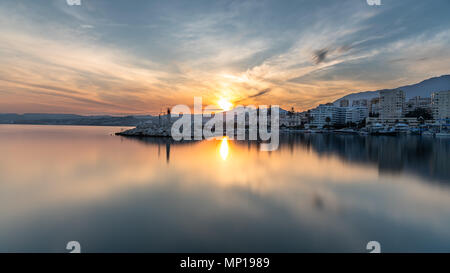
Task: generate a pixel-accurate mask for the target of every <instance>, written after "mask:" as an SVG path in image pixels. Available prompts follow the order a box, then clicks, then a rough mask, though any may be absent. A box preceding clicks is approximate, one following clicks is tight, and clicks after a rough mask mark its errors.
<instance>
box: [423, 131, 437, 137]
mask: <svg viewBox="0 0 450 273" xmlns="http://www.w3.org/2000/svg"><path fill="white" fill-rule="evenodd" d="M422 136H426V137H433V136H434V133H433V132H431V131H425V132H422Z"/></svg>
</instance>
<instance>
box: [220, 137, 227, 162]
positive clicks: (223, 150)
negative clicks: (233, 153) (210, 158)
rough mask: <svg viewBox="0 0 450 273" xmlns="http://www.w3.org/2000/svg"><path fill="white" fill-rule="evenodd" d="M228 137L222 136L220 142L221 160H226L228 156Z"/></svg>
mask: <svg viewBox="0 0 450 273" xmlns="http://www.w3.org/2000/svg"><path fill="white" fill-rule="evenodd" d="M228 152H229V148H228V137H224V138H222V143H220V156H221V157H222V159H223V160H226V159H227V157H228Z"/></svg>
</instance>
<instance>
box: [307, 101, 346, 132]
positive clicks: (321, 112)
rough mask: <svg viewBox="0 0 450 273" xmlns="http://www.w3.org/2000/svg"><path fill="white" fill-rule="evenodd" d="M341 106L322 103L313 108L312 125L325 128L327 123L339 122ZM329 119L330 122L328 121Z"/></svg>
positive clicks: (311, 113)
mask: <svg viewBox="0 0 450 273" xmlns="http://www.w3.org/2000/svg"><path fill="white" fill-rule="evenodd" d="M339 108H341V107H337V106H334V105H328V104H321V105H319V106H318V107H316V108H314V109H312V110H311V112H310V115H311V118H312V121H311V123H310V124H311V125H314V126H316V127H317V128H323V127H324V126H325V125H332V124H335V123H337V122H339V119H340V116H341V115H340V114H339ZM328 120H329V122H327V121H328Z"/></svg>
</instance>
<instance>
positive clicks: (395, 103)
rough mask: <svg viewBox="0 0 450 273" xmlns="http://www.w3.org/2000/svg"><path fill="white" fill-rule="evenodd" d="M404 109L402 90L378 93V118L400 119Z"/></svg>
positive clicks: (403, 93)
mask: <svg viewBox="0 0 450 273" xmlns="http://www.w3.org/2000/svg"><path fill="white" fill-rule="evenodd" d="M404 109H405V92H403V91H402V90H398V89H397V90H384V91H380V117H381V118H401V117H402V116H403V114H404V113H403V112H404Z"/></svg>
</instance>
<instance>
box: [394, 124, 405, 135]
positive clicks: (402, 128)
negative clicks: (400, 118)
mask: <svg viewBox="0 0 450 273" xmlns="http://www.w3.org/2000/svg"><path fill="white" fill-rule="evenodd" d="M394 130H395V132H397V133H398V134H406V133H408V132H409V126H408V124H405V123H397V124H395V126H394Z"/></svg>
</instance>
